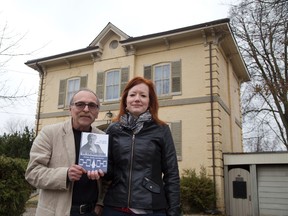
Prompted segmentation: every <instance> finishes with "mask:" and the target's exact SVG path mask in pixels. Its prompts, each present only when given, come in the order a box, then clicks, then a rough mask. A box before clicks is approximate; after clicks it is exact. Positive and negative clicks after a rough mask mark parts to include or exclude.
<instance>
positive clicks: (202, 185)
mask: <svg viewBox="0 0 288 216" xmlns="http://www.w3.org/2000/svg"><path fill="white" fill-rule="evenodd" d="M180 183H181V185H180V189H181V203H182V211H183V213H185V214H189V213H196V212H197V213H199V212H204V211H205V210H207V209H211V207H213V204H214V201H215V199H216V198H215V195H214V186H213V181H212V180H211V179H210V178H209V177H208V176H207V174H206V170H205V168H203V167H201V170H200V173H199V176H197V174H196V172H195V169H193V170H191V169H185V170H183V174H182V176H181V180H180Z"/></svg>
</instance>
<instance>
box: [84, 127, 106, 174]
mask: <svg viewBox="0 0 288 216" xmlns="http://www.w3.org/2000/svg"><path fill="white" fill-rule="evenodd" d="M79 165H80V166H82V167H83V168H84V169H85V170H87V171H93V170H99V169H101V170H102V171H103V172H104V173H106V172H107V166H108V135H107V134H96V133H88V132H82V136H81V142H80V151H79Z"/></svg>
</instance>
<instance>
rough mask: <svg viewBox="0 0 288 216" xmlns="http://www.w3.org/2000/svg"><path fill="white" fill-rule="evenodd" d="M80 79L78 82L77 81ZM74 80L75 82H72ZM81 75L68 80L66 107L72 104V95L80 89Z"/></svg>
mask: <svg viewBox="0 0 288 216" xmlns="http://www.w3.org/2000/svg"><path fill="white" fill-rule="evenodd" d="M77 81H78V82H77ZM71 82H73V83H71ZM80 82H81V79H80V77H77V78H71V79H68V80H67V92H66V100H65V101H66V107H67V106H69V105H70V100H71V98H72V96H73V95H74V94H75V92H77V91H78V90H79V89H80Z"/></svg>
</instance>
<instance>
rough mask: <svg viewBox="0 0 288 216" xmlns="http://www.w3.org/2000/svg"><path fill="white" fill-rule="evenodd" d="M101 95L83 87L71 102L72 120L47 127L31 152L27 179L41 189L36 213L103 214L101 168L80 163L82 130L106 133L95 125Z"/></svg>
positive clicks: (55, 215) (40, 215)
mask: <svg viewBox="0 0 288 216" xmlns="http://www.w3.org/2000/svg"><path fill="white" fill-rule="evenodd" d="M99 106H100V103H99V100H98V97H97V95H96V94H95V93H94V92H93V91H91V90H89V89H82V90H79V91H78V92H76V93H75V94H74V96H73V97H72V99H71V101H70V114H71V118H70V119H69V120H68V121H65V122H62V123H58V124H54V125H48V126H45V127H43V129H42V130H41V132H40V133H39V135H38V136H37V137H36V139H35V141H34V143H33V145H32V148H31V152H30V161H29V164H28V167H27V170H26V174H25V177H26V180H27V181H28V182H29V183H30V184H31V185H33V186H34V187H36V188H38V189H40V194H39V200H38V206H37V209H36V216H50V215H51V216H52V215H53V216H64V215H65V216H66V215H67V216H68V215H71V216H78V215H86V216H88V215H89V216H90V215H91V216H92V215H100V214H101V211H102V199H103V195H102V194H101V193H100V192H101V191H102V188H101V182H100V177H101V176H103V175H104V173H103V172H102V171H101V170H95V171H88V172H87V171H86V170H84V169H83V168H82V167H81V166H79V165H77V164H78V157H79V149H80V140H81V133H82V132H93V133H104V132H102V131H100V130H98V129H97V128H94V127H92V126H91V124H92V123H93V122H94V120H95V119H96V118H97V117H98V113H99Z"/></svg>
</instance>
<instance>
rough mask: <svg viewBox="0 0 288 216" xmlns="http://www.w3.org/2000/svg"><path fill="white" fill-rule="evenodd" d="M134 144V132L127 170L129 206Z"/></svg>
mask: <svg viewBox="0 0 288 216" xmlns="http://www.w3.org/2000/svg"><path fill="white" fill-rule="evenodd" d="M134 144H135V134H134V133H133V136H132V144H131V156H130V170H129V187H128V207H130V200H131V197H130V196H131V182H132V167H133V157H134Z"/></svg>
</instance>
